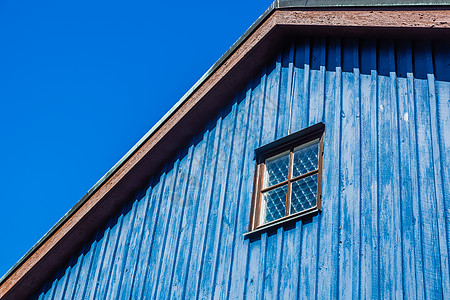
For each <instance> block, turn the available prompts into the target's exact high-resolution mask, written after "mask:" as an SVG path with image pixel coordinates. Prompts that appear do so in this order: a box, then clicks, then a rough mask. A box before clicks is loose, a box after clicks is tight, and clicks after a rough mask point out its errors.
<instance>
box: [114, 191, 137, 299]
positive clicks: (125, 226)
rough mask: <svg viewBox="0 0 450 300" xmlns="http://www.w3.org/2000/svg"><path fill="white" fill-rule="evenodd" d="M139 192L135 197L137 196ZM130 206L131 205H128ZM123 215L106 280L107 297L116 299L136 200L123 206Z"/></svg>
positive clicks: (134, 213)
mask: <svg viewBox="0 0 450 300" xmlns="http://www.w3.org/2000/svg"><path fill="white" fill-rule="evenodd" d="M139 196H140V195H139V193H138V195H137V197H138V198H139ZM130 206H131V207H130ZM124 208H125V211H124V217H123V222H122V227H121V229H120V233H119V234H120V235H119V238H118V241H117V246H116V251H115V255H114V260H113V265H112V268H111V276H110V279H109V282H108V289H107V292H106V298H107V299H116V298H118V294H119V292H120V288H121V283H122V278H123V274H124V267H125V263H126V258H127V255H128V249H129V244H130V241H129V240H130V236H131V232H132V229H133V228H132V226H133V223H134V219H135V216H136V209H137V201H136V199H135V201H133V202H132V204H128V205H125V206H124Z"/></svg>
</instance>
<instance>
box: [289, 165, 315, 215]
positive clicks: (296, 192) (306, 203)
mask: <svg viewBox="0 0 450 300" xmlns="http://www.w3.org/2000/svg"><path fill="white" fill-rule="evenodd" d="M316 201H317V174H314V175H312V176H308V177H306V178H303V179H300V180H297V181H294V182H293V183H292V187H291V214H295V213H297V212H300V211H303V210H305V209H308V208H311V207H314V206H316Z"/></svg>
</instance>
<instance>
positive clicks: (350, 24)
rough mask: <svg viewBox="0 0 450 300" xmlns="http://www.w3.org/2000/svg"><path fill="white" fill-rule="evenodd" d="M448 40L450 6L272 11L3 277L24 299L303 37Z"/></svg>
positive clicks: (7, 288) (4, 292)
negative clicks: (252, 80) (279, 53)
mask: <svg viewBox="0 0 450 300" xmlns="http://www.w3.org/2000/svg"><path fill="white" fill-rule="evenodd" d="M311 34H314V35H320V36H330V35H331V36H368V35H369V36H370V37H378V36H381V37H387V36H389V37H402V38H404V37H415V38H421V37H422V38H437V39H448V38H449V37H450V7H448V6H441V7H434V8H432V9H431V8H429V7H411V8H404V7H393V8H378V9H375V8H358V9H355V8H342V9H338V8H322V9H309V8H302V9H292V8H289V9H276V8H272V9H269V11H267V12H266V13H265V14H264V15H263V16H262V17H261V18H260V19H258V21H257V22H256V23H255V24H254V25H253V26H252V27H250V28H249V30H247V32H246V33H245V34H244V35H243V36H242V37H241V38H240V39H239V40H238V41H237V42H236V43H235V44H234V45H233V46H232V48H231V49H230V50H229V51H227V52H226V53H225V54H224V56H222V57H221V59H219V61H218V62H217V63H216V64H215V65H214V66H213V67H212V68H211V69H210V70H209V71H208V72H207V73H206V74H205V75H204V76H203V77H202V78H201V79H200V80H199V82H198V83H196V85H195V86H194V87H193V88H192V89H191V90H190V91H188V93H187V94H186V95H185V96H184V97H183V98H182V99H181V100H180V101H179V102H178V103H177V104H176V105H175V106H174V108H172V109H171V110H170V111H169V112H168V113H167V114H166V115H165V116H164V117H163V118H162V120H161V121H160V122H158V123H157V124H156V125H155V126H154V127H153V128H152V129H151V130H150V131H149V132H148V133H147V134H146V135H145V136H144V137H143V138H142V139H141V140H140V141H139V142H138V143H137V144H136V145H135V146H134V147H133V148H132V149H131V150H130V151H129V152H128V153H127V154H126V155H125V156H124V158H122V159H121V160H120V161H119V162H118V163H117V164H116V165H115V166H114V167H113V168H112V169H111V170H110V171H109V172H108V173H107V174H106V175H105V176H104V177H103V178H102V179H101V180H100V181H99V182H98V183H97V184H96V185H95V186H94V187H93V188H92V189H91V190H90V191H89V192H88V193H87V194H86V195H85V196H84V197H83V198H82V199H81V200H80V201H79V202H78V203H77V204H76V205H75V206H74V207H73V208H72V209H71V210H70V211H69V212H68V213H67V214H66V215H65V216H64V217H63V218H62V219H61V220H60V221H59V222H58V223H57V224H56V225H55V226H54V227H53V228H52V229H51V230H50V231H49V232H48V233H47V234H46V235H45V236H44V237H43V238H42V239H41V240H40V241H39V242H38V243H37V244H36V245H35V246H34V247H33V248H32V249H31V250H30V251H29V252H28V253H26V254H25V256H24V257H23V258H22V259H21V260H20V261H19V262H18V263H17V264H16V265H15V266H14V267H13V268H11V270H10V271H8V273H6V274H5V276H3V278H2V279H1V282H0V299H23V298H26V297H27V296H29V295H30V294H31V293H33V292H36V290H37V289H38V288H39V287H40V286H41V285H42V284H43V283H44V282H45V280H46V279H47V278H49V277H50V276H52V275H53V274H54V273H55V271H56V270H57V269H58V268H59V267H61V266H62V265H63V264H64V263H65V262H66V261H67V260H68V259H70V257H71V256H72V255H74V254H75V253H76V251H79V249H80V247H81V246H82V244H83V243H85V242H87V241H88V240H89V239H91V238H92V237H93V235H94V234H95V232H97V231H98V230H99V228H101V227H102V226H104V224H105V223H106V221H107V220H108V219H109V218H110V217H111V215H113V214H114V213H116V212H117V211H118V210H119V209H120V207H121V206H122V205H123V204H124V203H125V202H127V201H129V200H130V199H131V197H133V195H134V194H135V193H136V192H137V191H138V189H139V188H142V186H144V185H145V184H146V183H147V182H148V180H149V179H150V177H151V176H153V175H155V174H157V173H158V172H160V170H161V168H162V166H163V165H164V164H165V162H167V161H168V160H170V159H172V158H173V157H174V155H175V154H176V152H177V151H178V150H179V149H181V148H182V147H183V146H185V145H186V144H187V143H188V142H189V140H190V139H191V138H192V137H193V136H194V135H195V134H197V133H199V132H200V130H201V129H202V128H203V127H204V126H205V124H206V122H207V121H208V120H209V119H210V117H212V116H214V115H215V114H216V113H217V111H218V110H219V109H220V108H222V107H223V106H225V105H226V104H227V103H228V102H229V101H230V100H231V99H232V98H233V96H234V94H235V93H236V92H237V91H239V90H240V89H242V88H243V87H244V85H245V83H246V82H247V81H248V80H249V79H250V78H251V77H252V76H254V75H255V74H256V73H257V72H258V71H259V70H260V69H261V68H262V66H263V65H264V64H265V63H266V62H267V61H268V60H269V59H271V58H272V57H273V56H274V55H275V53H276V52H277V51H279V50H280V48H281V47H282V46H283V45H284V44H285V43H286V41H287V40H288V38H289V37H292V36H295V35H311Z"/></svg>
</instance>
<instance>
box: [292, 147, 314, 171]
mask: <svg viewBox="0 0 450 300" xmlns="http://www.w3.org/2000/svg"><path fill="white" fill-rule="evenodd" d="M318 166H319V142H318V141H315V142H313V143H312V144H309V145H308V144H307V145H305V146H301V147H300V148H297V149H294V165H293V168H292V177H293V178H295V177H297V176H300V175H302V174H305V173H308V172H310V171H314V170H316V169H317V168H318Z"/></svg>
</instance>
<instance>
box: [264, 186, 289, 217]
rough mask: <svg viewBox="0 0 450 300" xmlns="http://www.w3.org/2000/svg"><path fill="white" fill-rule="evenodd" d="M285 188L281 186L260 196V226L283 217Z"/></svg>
mask: <svg viewBox="0 0 450 300" xmlns="http://www.w3.org/2000/svg"><path fill="white" fill-rule="evenodd" d="M286 193H287V186H286V185H283V186H281V187H278V188H276V189H273V190H270V191H268V192H265V193H263V194H262V198H263V199H262V203H261V206H262V207H261V224H264V223H268V222H272V221H274V220H276V219H279V218H282V217H284V216H285V210H286Z"/></svg>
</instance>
